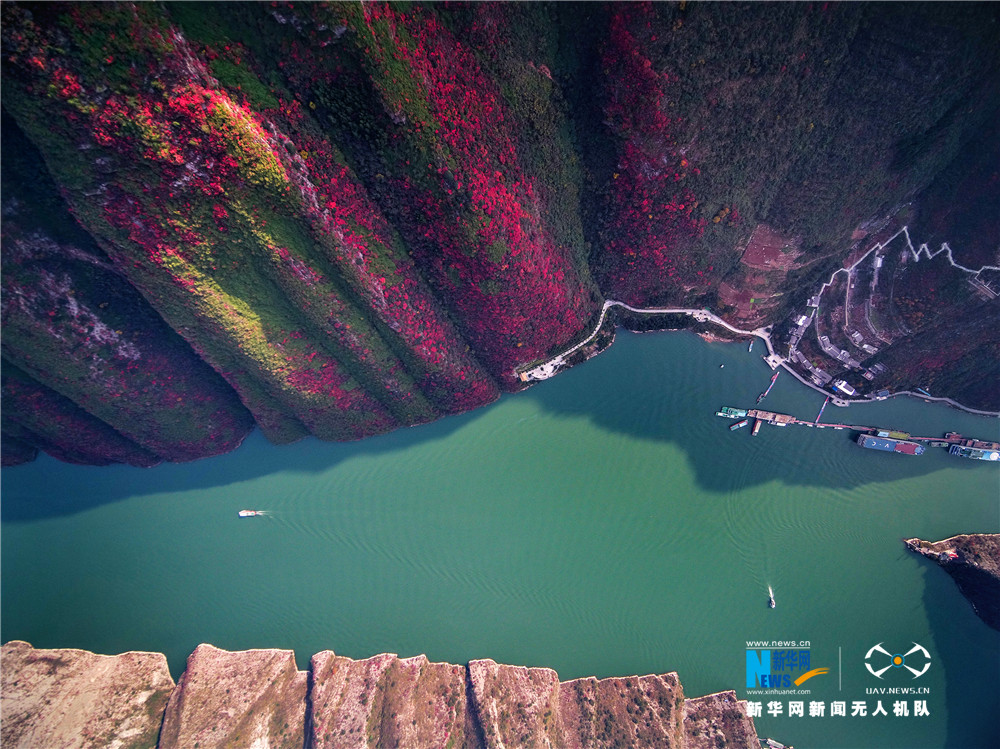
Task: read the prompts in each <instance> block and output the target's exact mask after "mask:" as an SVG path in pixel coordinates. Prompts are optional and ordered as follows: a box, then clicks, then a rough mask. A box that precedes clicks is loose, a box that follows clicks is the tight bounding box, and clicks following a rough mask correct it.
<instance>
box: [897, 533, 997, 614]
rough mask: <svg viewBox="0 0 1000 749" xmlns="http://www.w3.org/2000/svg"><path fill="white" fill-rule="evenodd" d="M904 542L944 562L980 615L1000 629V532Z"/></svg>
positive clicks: (959, 587) (908, 546) (912, 539)
mask: <svg viewBox="0 0 1000 749" xmlns="http://www.w3.org/2000/svg"><path fill="white" fill-rule="evenodd" d="M904 543H905V544H906V548H908V549H909V550H910V551H914V552H916V553H917V554H920V555H921V556H925V557H927V558H928V559H932V560H934V561H935V562H937V563H938V564H939V565H941V566H942V567H943V568H944V570H945V572H947V573H948V574H949V575H951V576H952V578H953V579H954V580H955V583H956V584H957V585H958V589H959V590H961V591H962V595H964V596H965V597H966V598H967V599H969V603H971V604H972V608H973V609H974V610H975V612H976V613H977V614H979V618H980V619H982V620H983V621H984V622H986V623H987V624H989V625H990V626H991V627H993V629H1000V534H995V533H994V534H985V533H979V534H969V535H961V536H952V537H951V538H946V539H945V540H943V541H936V542H935V541H923V540H921V539H919V538H908V539H906V541H905V542H904Z"/></svg>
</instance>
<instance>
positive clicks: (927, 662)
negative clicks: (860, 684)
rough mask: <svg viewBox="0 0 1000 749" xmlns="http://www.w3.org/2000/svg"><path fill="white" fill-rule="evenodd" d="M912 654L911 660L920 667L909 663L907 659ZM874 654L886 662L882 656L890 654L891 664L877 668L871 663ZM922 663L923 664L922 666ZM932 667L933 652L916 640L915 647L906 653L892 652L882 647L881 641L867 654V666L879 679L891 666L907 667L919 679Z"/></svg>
mask: <svg viewBox="0 0 1000 749" xmlns="http://www.w3.org/2000/svg"><path fill="white" fill-rule="evenodd" d="M876 653H879V654H880V655H875V654H876ZM914 654H917V655H914ZM911 655H912V656H914V657H913V658H910V661H911V662H913V663H914V665H917V666H920V667H919V668H914V667H913V666H911V665H910V664H908V663H907V661H906V659H907V658H909V657H910V656H911ZM873 656H874V657H875V658H876V659H878V660H879V661H882V662H884V661H883V660H882V656H888V658H889V665H887V666H883V667H881V668H879V669H877V670H876V669H875V668H874V667H873V666H872V664H871V661H872V659H873ZM920 664H922V666H921V665H920ZM930 667H931V654H930V653H929V652H927V648H925V647H924V646H923V645H920V644H918V643H916V642H915V643H913V647H912V648H910V649H909V650H907V651H906V652H905V653H890V652H889V651H888V650H886V649H885V648H883V647H882V643H881V642H880V643H879V644H878V645H874V646H872V648H871V649H870V650H869V651H868V654H867V655H865V668H867V669H868V672H869V673H870V674H871V675H872V676H874V677H876V678H878V679H881V678H882V674H884V673H885V672H886V671H888V670H889V669H890V668H905V669H906V670H907V671H909V672H910V673H912V674H913V678H914V679H917V678H920V677H921V676H923V675H924V674H925V673H927V669H929V668H930Z"/></svg>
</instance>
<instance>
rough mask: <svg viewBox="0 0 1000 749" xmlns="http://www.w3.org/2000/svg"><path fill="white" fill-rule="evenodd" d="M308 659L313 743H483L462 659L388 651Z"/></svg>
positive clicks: (328, 747)
mask: <svg viewBox="0 0 1000 749" xmlns="http://www.w3.org/2000/svg"><path fill="white" fill-rule="evenodd" d="M310 665H311V669H312V670H311V679H310V692H309V717H308V723H309V726H310V729H309V742H310V743H309V744H308V745H309V746H310V747H315V749H334V748H336V747H355V746H400V747H405V746H453V747H475V746H479V742H478V740H477V738H476V728H475V725H474V724H473V722H472V720H471V717H470V715H469V713H468V710H467V705H466V698H465V669H464V668H463V667H462V666H453V665H451V664H449V663H431V662H430V661H428V660H427V657H426V656H424V655H418V656H416V657H414V658H399V657H397V656H396V655H394V654H391V653H383V654H382V655H376V656H374V657H372V658H367V659H365V660H359V661H356V660H352V659H351V658H345V657H343V656H338V655H335V654H334V653H333V652H331V651H329V650H325V651H323V652H321V653H317V654H316V655H314V656H313V657H312V661H311V664H310Z"/></svg>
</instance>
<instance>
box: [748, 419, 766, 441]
mask: <svg viewBox="0 0 1000 749" xmlns="http://www.w3.org/2000/svg"><path fill="white" fill-rule="evenodd" d="M763 423H764V422H763V421H761V420H760V419H757V421H755V422H754V424H753V431H752V432H750V434H751V436H753V437H756V436H757V432H759V431H760V425H761V424H763Z"/></svg>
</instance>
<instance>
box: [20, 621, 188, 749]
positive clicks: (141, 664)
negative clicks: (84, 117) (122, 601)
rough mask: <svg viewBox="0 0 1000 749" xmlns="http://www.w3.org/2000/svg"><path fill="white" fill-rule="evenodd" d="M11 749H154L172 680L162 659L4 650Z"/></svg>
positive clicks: (152, 655)
mask: <svg viewBox="0 0 1000 749" xmlns="http://www.w3.org/2000/svg"><path fill="white" fill-rule="evenodd" d="M0 684H2V697H0V711H2V724H0V743H2V744H3V746H4V747H5V749H18V748H19V747H20V748H23V749H35V748H36V747H57V746H58V747H73V748H74V749H89V748H90V747H93V749H105V748H109V747H114V748H115V749H149V748H150V747H155V746H156V741H157V736H158V735H159V732H160V721H161V719H162V717H163V710H164V707H165V706H166V704H167V698H168V697H169V696H170V693H171V690H173V688H174V680H173V679H172V678H170V671H169V670H168V669H167V659H166V657H165V656H164V655H162V654H161V653H122V654H121V655H114V656H111V655H94V654H93V653H90V652H87V651H86V650H71V649H59V650H43V649H36V648H33V647H31V645H29V644H28V643H26V642H20V641H17V640H14V641H11V642H8V643H7V644H5V645H4V646H3V649H2V651H0Z"/></svg>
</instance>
